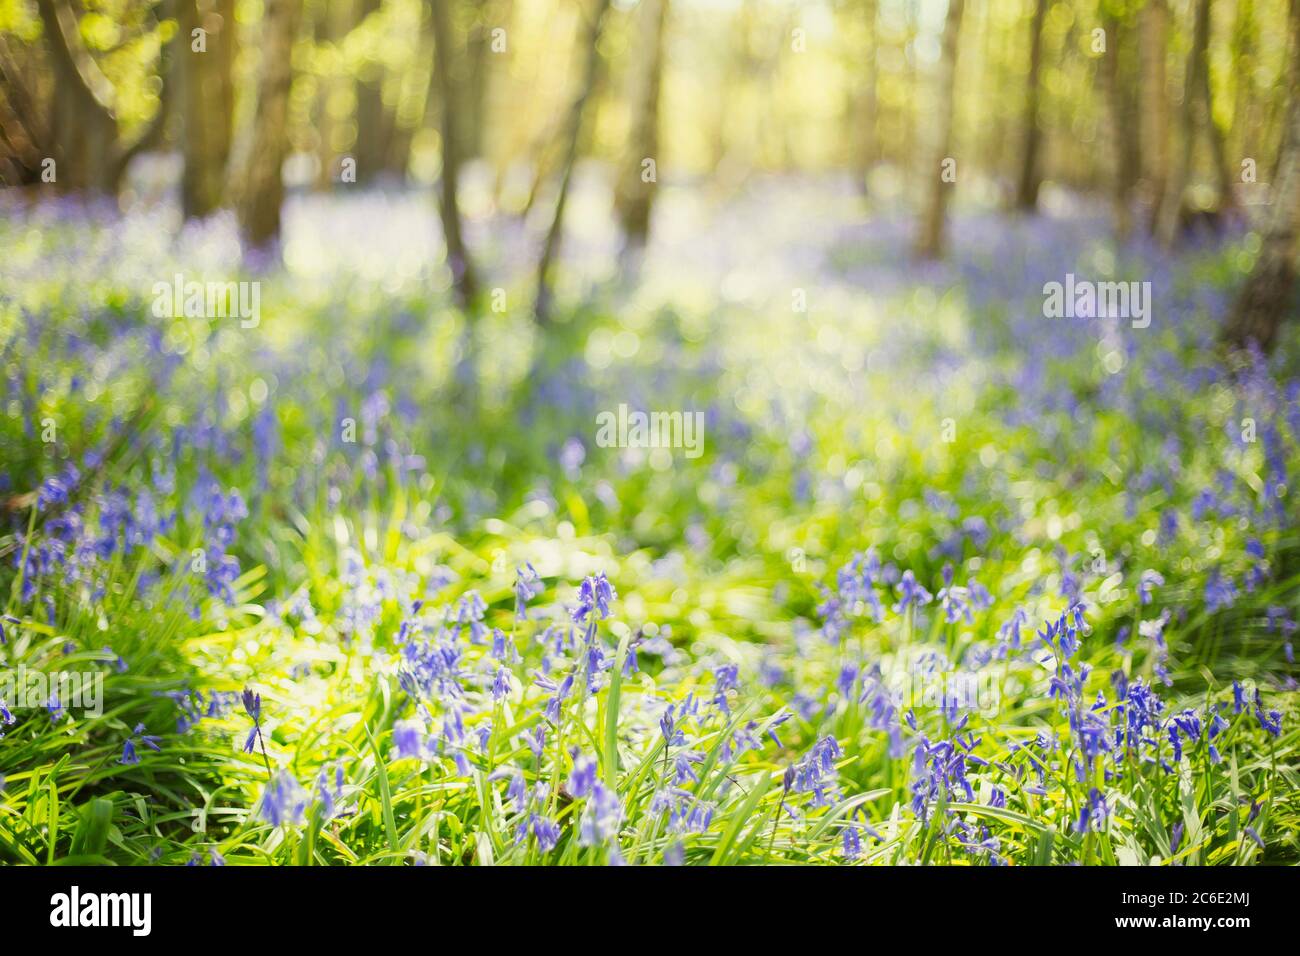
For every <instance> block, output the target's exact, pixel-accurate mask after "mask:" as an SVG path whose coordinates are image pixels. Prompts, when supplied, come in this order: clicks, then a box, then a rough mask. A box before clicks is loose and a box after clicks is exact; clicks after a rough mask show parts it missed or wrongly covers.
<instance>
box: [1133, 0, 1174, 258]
mask: <svg viewBox="0 0 1300 956" xmlns="http://www.w3.org/2000/svg"><path fill="white" fill-rule="evenodd" d="M1140 17H1141V21H1140V23H1139V29H1140V31H1141V32H1140V36H1139V43H1140V44H1141V50H1140V53H1141V70H1142V84H1141V91H1140V97H1141V103H1142V119H1143V122H1144V124H1145V125H1144V127H1143V141H1144V143H1145V145H1146V149H1145V150H1144V151H1143V156H1144V158H1145V159H1146V167H1147V168H1146V172H1145V178H1146V181H1147V196H1148V197H1149V198H1150V209H1149V211H1148V215H1147V224H1146V228H1147V233H1148V234H1149V235H1154V234H1155V232H1156V226H1157V223H1158V220H1159V215H1160V202H1161V200H1162V199H1163V197H1164V194H1165V188H1166V187H1165V181H1166V179H1167V178H1168V174H1169V92H1168V89H1167V82H1166V74H1165V49H1166V37H1167V36H1168V33H1169V7H1168V6H1167V5H1166V0H1147V4H1146V6H1144V7H1143V8H1142V12H1141V14H1140Z"/></svg>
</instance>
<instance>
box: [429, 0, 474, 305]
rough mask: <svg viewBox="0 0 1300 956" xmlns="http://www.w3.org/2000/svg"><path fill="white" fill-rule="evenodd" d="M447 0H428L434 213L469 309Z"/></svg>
mask: <svg viewBox="0 0 1300 956" xmlns="http://www.w3.org/2000/svg"><path fill="white" fill-rule="evenodd" d="M448 2H449V0H430V13H431V20H432V24H433V58H434V59H433V79H434V81H435V82H436V83H437V85H438V100H439V102H438V107H439V114H438V115H439V119H440V123H441V131H442V176H441V184H440V190H439V192H440V195H441V199H440V201H439V203H438V214H439V216H440V217H441V218H442V234H443V240H444V241H445V243H446V245H447V265H448V266H449V267H450V268H451V275H452V281H453V282H454V283H455V286H456V294H457V296H458V297H459V299H460V303H461V305H462V306H463V307H464V308H466V309H469V308H471V307H472V306H473V304H474V301H475V300H476V299H477V298H478V278H477V276H476V274H475V271H474V263H473V261H472V260H471V259H470V255H469V250H468V249H467V248H466V246H465V238H464V234H463V230H462V226H461V217H460V202H459V199H458V191H459V187H460V163H461V159H462V157H463V156H464V152H463V149H464V147H463V146H462V144H461V142H460V134H461V128H460V123H459V121H458V119H457V115H456V82H455V78H454V77H455V72H454V70H453V68H452V63H451V57H452V45H453V44H452V30H451V15H450V11H449V10H448V8H447V5H448Z"/></svg>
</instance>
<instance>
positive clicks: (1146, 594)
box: [1137, 568, 1165, 604]
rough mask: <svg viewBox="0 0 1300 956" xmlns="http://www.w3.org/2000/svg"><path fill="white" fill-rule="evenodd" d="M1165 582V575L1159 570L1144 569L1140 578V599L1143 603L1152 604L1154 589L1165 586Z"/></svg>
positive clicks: (1138, 589)
mask: <svg viewBox="0 0 1300 956" xmlns="http://www.w3.org/2000/svg"><path fill="white" fill-rule="evenodd" d="M1164 583H1165V579H1164V576H1163V575H1161V573H1160V572H1159V571H1153V570H1151V569H1150V568H1148V569H1147V570H1145V571H1143V572H1142V574H1141V576H1140V577H1139V578H1138V587H1137V592H1138V600H1139V601H1140V602H1141V603H1143V604H1150V603H1151V592H1152V590H1153V589H1155V588H1158V587H1163V586H1164Z"/></svg>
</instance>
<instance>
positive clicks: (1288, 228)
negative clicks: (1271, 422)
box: [1222, 0, 1300, 353]
mask: <svg viewBox="0 0 1300 956" xmlns="http://www.w3.org/2000/svg"><path fill="white" fill-rule="evenodd" d="M1290 20H1291V40H1292V43H1293V44H1294V45H1293V49H1296V50H1300V2H1295V0H1293V2H1292V4H1291V13H1290ZM1290 99H1291V101H1290V103H1289V104H1288V105H1287V121H1286V130H1285V133H1284V136H1283V140H1282V148H1281V156H1280V158H1279V161H1278V173H1277V176H1276V177H1275V179H1274V186H1273V193H1272V196H1271V203H1270V205H1269V210H1268V220H1267V222H1266V223H1265V225H1264V229H1263V236H1262V239H1263V242H1262V244H1261V246H1260V250H1259V256H1258V258H1256V259H1255V266H1254V268H1253V269H1251V272H1250V275H1249V276H1247V277H1246V282H1245V285H1243V286H1242V288H1241V291H1240V292H1239V293H1238V295H1237V300H1236V302H1235V304H1234V305H1233V309H1232V312H1231V313H1230V314H1229V315H1228V320H1227V322H1226V323H1225V324H1224V327H1223V333H1222V338H1223V341H1224V343H1225V344H1227V345H1228V346H1230V347H1234V348H1243V347H1245V346H1247V345H1249V344H1250V343H1251V342H1254V343H1255V344H1257V345H1258V346H1259V347H1260V348H1261V349H1262V350H1263V351H1264V352H1266V353H1267V352H1271V351H1272V350H1273V348H1274V346H1276V345H1277V339H1278V332H1279V329H1280V327H1281V325H1282V321H1283V319H1284V318H1285V317H1286V315H1287V312H1288V310H1289V309H1292V308H1294V305H1295V303H1294V300H1293V292H1294V288H1295V274H1296V264H1295V258H1296V251H1297V250H1296V216H1297V210H1298V209H1300V91H1297V90H1296V88H1295V87H1294V86H1293V87H1292V89H1291V98H1290Z"/></svg>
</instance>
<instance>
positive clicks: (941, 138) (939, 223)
mask: <svg viewBox="0 0 1300 956" xmlns="http://www.w3.org/2000/svg"><path fill="white" fill-rule="evenodd" d="M964 7H965V3H964V0H948V13H947V16H946V17H945V19H944V27H943V53H942V55H941V58H940V61H939V77H938V103H937V106H936V109H935V111H934V115H935V117H936V120H937V122H938V136H937V140H936V152H935V158H934V161H933V162H932V163H931V164H930V167H929V177H930V179H929V194H928V196H927V199H926V204H925V212H924V215H923V217H922V220H921V229H920V232H919V234H918V236H917V242H916V250H915V251H916V256H917V258H920V259H938V258H940V257H941V256H942V255H943V253H944V245H945V237H944V231H945V230H944V218H945V213H946V209H947V205H948V190H949V188H950V187H951V186H953V185H955V183H947V182H944V181H943V178H942V166H943V162H944V160H945V159H948V158H950V157H951V155H952V129H953V109H954V103H955V93H956V90H955V87H956V81H957V47H958V37H959V34H960V33H961V18H962V11H963V9H964Z"/></svg>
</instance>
